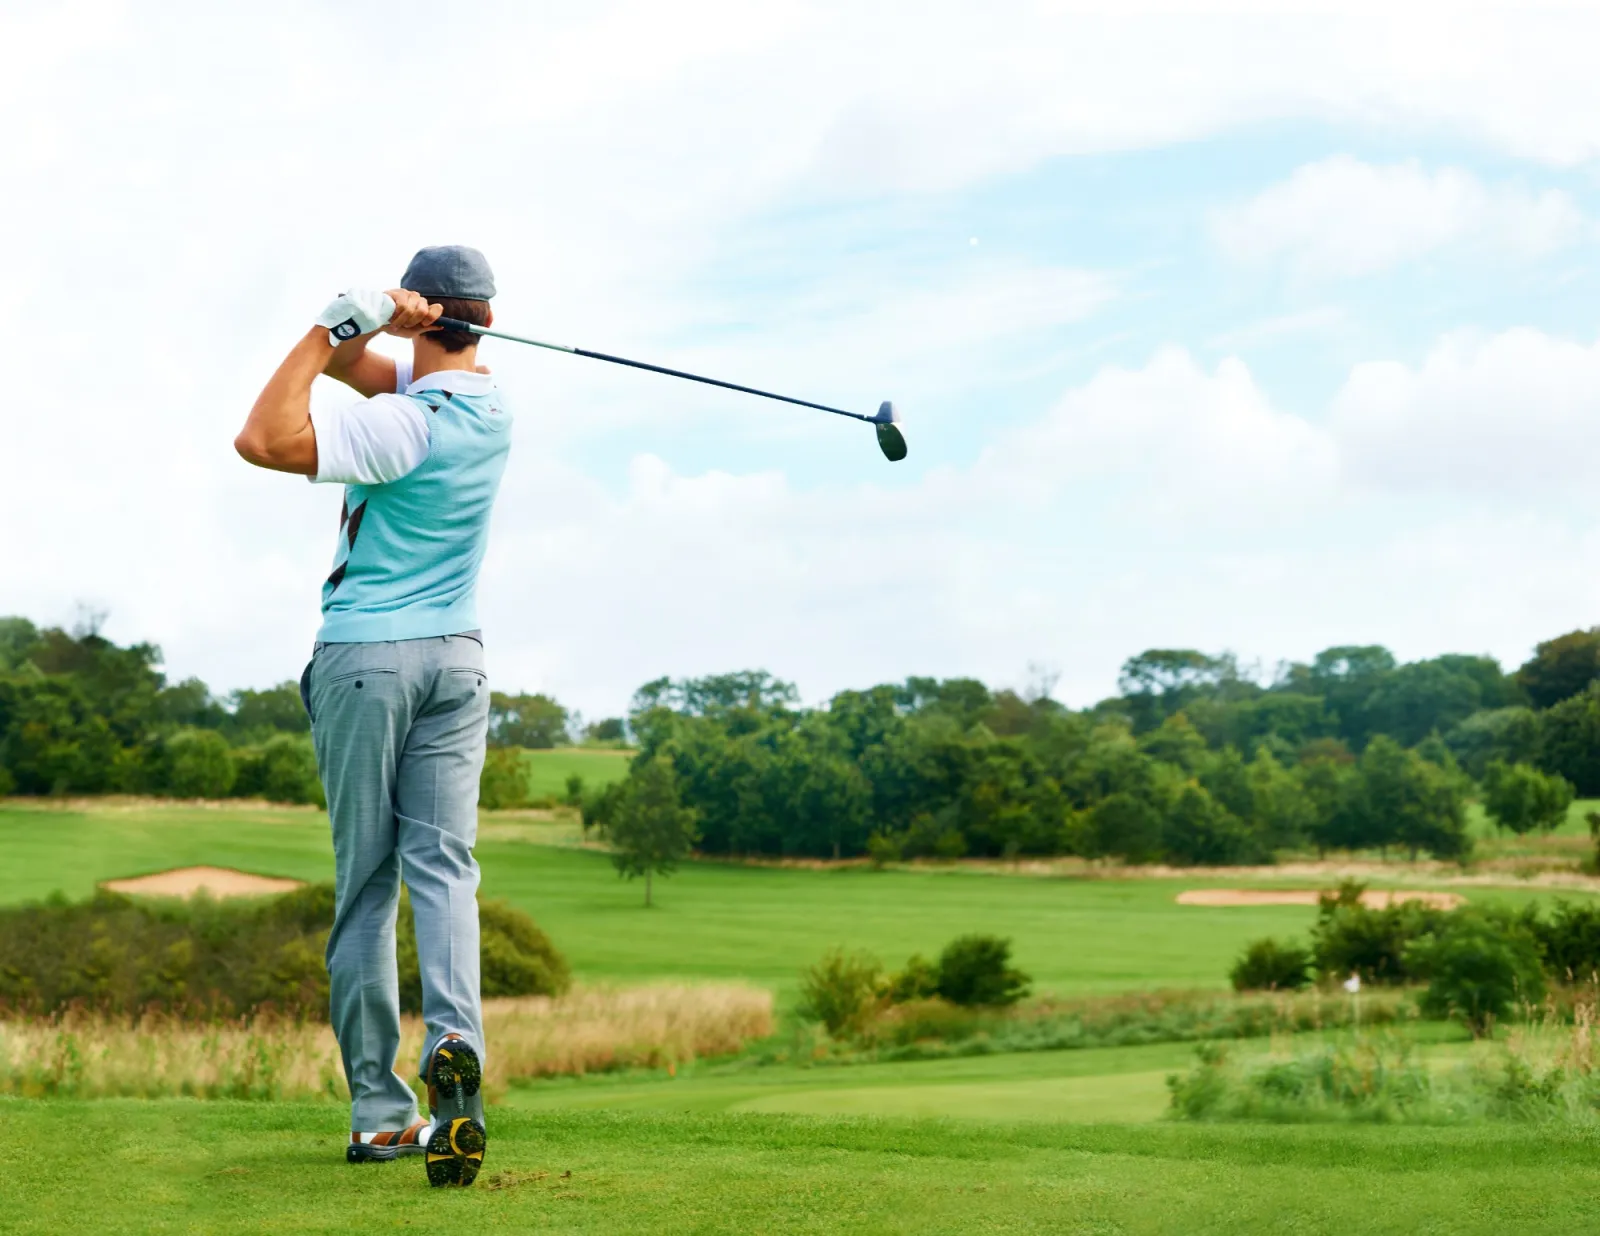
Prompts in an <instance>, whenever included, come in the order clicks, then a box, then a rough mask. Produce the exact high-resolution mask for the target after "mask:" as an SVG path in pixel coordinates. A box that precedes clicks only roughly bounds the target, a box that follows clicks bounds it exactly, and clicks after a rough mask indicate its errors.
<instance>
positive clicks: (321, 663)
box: [234, 245, 511, 1185]
mask: <svg viewBox="0 0 1600 1236" xmlns="http://www.w3.org/2000/svg"><path fill="white" fill-rule="evenodd" d="M494 292H495V288H494V277H493V275H492V274H491V272H490V270H489V264H488V263H487V262H486V261H485V260H484V257H483V255H482V254H481V253H479V252H478V251H477V250H476V249H469V248H465V247H463V246H459V245H448V246H443V247H439V248H431V249H423V250H422V251H421V252H419V253H418V254H417V255H416V256H415V257H414V258H412V259H411V264H410V266H408V267H407V268H406V272H405V275H404V276H403V277H402V278H401V280H400V287H399V288H396V289H394V290H392V291H390V292H365V291H353V292H346V293H344V294H343V295H341V296H339V297H337V298H336V299H335V300H334V301H333V302H332V303H331V304H330V305H329V306H328V307H327V308H326V309H324V310H323V311H322V314H321V316H320V317H318V318H317V319H316V323H317V324H316V326H315V327H313V328H312V329H311V330H309V331H307V332H306V335H305V337H304V338H302V339H301V340H300V342H299V343H297V344H295V346H294V348H293V350H292V351H290V353H289V355H288V357H287V359H285V360H284V362H283V363H282V364H281V365H279V366H278V370H277V372H276V373H274V374H273V375H272V377H271V379H270V380H269V381H268V382H267V385H266V386H265V387H264V388H263V389H262V391H261V394H260V396H259V397H258V398H257V399H256V403H255V407H253V408H252V409H251V410H250V416H249V418H248V420H246V422H245V426H244V429H243V430H241V431H240V433H239V436H238V438H237V439H236V440H235V442H234V446H235V448H236V449H237V450H238V452H239V454H240V455H242V456H243V457H244V458H245V459H246V460H248V461H249V462H250V463H253V464H256V465H257V466H259V467H263V468H271V469H275V470H277V471H279V472H292V473H299V474H302V475H304V476H307V477H310V478H311V479H312V480H315V481H321V482H336V483H340V484H343V485H344V486H345V495H344V508H343V510H342V511H341V513H340V518H339V538H338V546H337V550H336V552H335V554H334V566H333V573H332V574H331V575H329V576H328V579H327V582H326V583H324V584H323V586H322V613H323V622H322V629H321V631H320V632H319V634H318V637H317V643H316V647H315V649H314V651H313V654H312V659H311V663H310V664H309V665H307V666H306V670H305V673H304V675H303V676H302V677H301V680H300V692H301V697H302V698H303V699H304V700H305V704H306V710H307V712H308V713H310V715H311V722H312V738H313V741H314V743H315V746H316V751H317V767H318V770H319V772H320V774H321V777H322V783H323V786H324V787H325V789H326V790H327V795H328V815H329V817H330V820H331V822H332V828H333V849H334V859H335V873H336V874H335V888H336V894H335V897H336V902H335V910H334V923H333V930H332V931H331V932H330V934H329V936H328V953H327V963H328V976H329V980H330V984H331V999H330V1015H331V1019H332V1022H333V1029H334V1033H335V1034H336V1035H337V1036H338V1040H339V1051H340V1054H341V1055H342V1056H343V1059H344V1072H345V1079H346V1080H347V1081H348V1082H349V1085H350V1098H351V1120H350V1128H351V1134H350V1145H349V1147H348V1149H347V1151H346V1157H347V1158H348V1159H349V1161H351V1162H363V1161H370V1160H381V1159H393V1158H396V1157H397V1156H400V1155H409V1154H422V1155H425V1157H426V1161H427V1171H428V1180H429V1182H430V1183H431V1184H434V1185H447V1184H460V1185H470V1184H471V1183H472V1182H473V1180H474V1179H475V1178H476V1177H477V1174H478V1169H479V1167H480V1166H481V1164H482V1162H483V1152H484V1143H485V1132H484V1120H483V1098H482V1094H481V1092H480V1083H481V1081H482V1076H483V1052H484V1042H483V1013H482V1007H481V1002H480V998H479V981H478V905H477V899H476V894H477V889H478V864H477V861H476V860H475V859H474V858H473V855H472V847H473V843H474V841H475V839H476V836H477V805H478V776H479V773H480V772H481V771H482V768H483V759H484V745H485V740H486V737H487V730H488V718H489V689H488V686H487V684H486V682H485V677H484V659H483V640H482V635H481V633H480V632H479V630H478V619H477V613H476V606H475V600H474V594H475V591H476V585H477V579H478V567H479V564H480V563H481V562H482V561H483V552H484V546H485V544H486V542H487V540H488V534H489V512H490V509H491V508H492V507H493V505H494V499H495V493H496V491H497V490H498V489H499V485H500V476H501V473H502V472H503V471H504V470H505V463H506V452H507V451H508V450H509V448H510V445H511V414H510V412H509V411H508V410H507V408H506V405H505V402H504V400H503V399H502V397H501V395H500V392H499V391H498V390H497V389H496V388H495V385H494V383H493V382H492V381H491V380H490V378H489V376H488V374H487V372H486V371H483V370H480V369H479V368H478V367H477V360H476V358H477V347H476V345H477V341H478V337H477V335H475V334H473V333H471V332H470V331H466V330H461V329H444V330H439V329H430V328H432V325H433V323H434V322H435V321H436V320H437V319H438V318H440V317H447V318H450V319H453V320H454V321H455V322H460V323H471V324H473V325H477V326H487V325H489V323H490V322H491V321H493V315H492V313H491V312H490V309H489V300H490V298H491V297H493V296H494ZM379 330H384V331H387V332H388V333H389V334H391V335H397V336H399V337H401V338H405V339H410V340H411V341H412V358H411V360H410V361H409V362H407V361H399V362H396V361H393V360H390V359H388V358H387V357H384V356H380V355H378V354H376V353H373V352H369V351H368V350H367V343H368V341H369V340H370V339H371V337H372V336H373V334H374V333H376V332H377V331H379ZM320 373H326V374H328V375H329V376H330V377H334V378H337V379H339V380H340V381H342V382H344V383H345V384H346V385H348V386H351V387H353V388H354V389H355V390H357V391H358V392H360V393H361V394H362V395H364V396H365V397H366V399H365V401H364V402H362V403H358V404H355V405H354V406H350V407H341V408H329V409H326V410H322V409H319V410H318V411H316V412H313V411H312V410H311V384H312V381H313V380H314V379H315V378H316V376H317V375H318V374H320ZM402 876H403V877H404V879H405V883H406V887H407V888H408V889H410V891H411V908H412V913H413V915H414V920H415V925H416V935H417V960H418V962H419V964H420V966H421V970H422V1017H423V1022H424V1023H425V1025H426V1028H427V1036H426V1038H425V1040H424V1043H423V1050H422V1060H421V1076H422V1077H423V1079H424V1080H425V1081H426V1082H427V1085H428V1108H429V1111H428V1119H426V1120H423V1119H420V1118H419V1117H418V1114H417V1100H416V1096H415V1095H414V1094H413V1093H412V1090H411V1087H410V1086H409V1085H408V1084H407V1082H406V1081H405V1079H404V1078H403V1077H401V1076H400V1075H398V1074H397V1073H396V1072H395V1057H396V1055H397V1054H398V1052H399V1049H400V998H399V985H398V978H397V971H396V965H395V918H396V912H397V908H398V906H399V899H400V880H401V878H402Z"/></svg>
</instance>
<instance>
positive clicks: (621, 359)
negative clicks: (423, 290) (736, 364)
mask: <svg viewBox="0 0 1600 1236" xmlns="http://www.w3.org/2000/svg"><path fill="white" fill-rule="evenodd" d="M434 326H435V327H438V328H442V329H444V330H465V331H471V332H472V333H473V334H474V335H488V336H490V337H491V338H494V339H509V340H511V342H512V343H526V344H529V345H531V346H533V347H536V348H547V349H549V350H550V351H552V352H570V353H571V354H572V355H574V356H587V357H588V358H589V359H590V360H599V361H608V362H610V363H611V364H613V365H627V366H628V367H629V368H630V369H647V370H649V371H650V372H651V373H664V374H666V375H667V376H668V377H669V378H687V379H688V380H689V381H690V382H701V383H704V384H705V385H706V386H720V387H722V388H723V389H724V390H729V391H739V392H740V393H741V394H745V395H759V396H760V397H761V398H762V399H776V400H777V401H778V402H779V403H792V404H796V405H798V406H799V407H802V408H815V409H816V410H817V411H819V412H832V413H833V414H834V415H835V416H848V417H850V418H851V419H852V420H857V421H866V422H867V423H868V424H873V423H875V422H874V418H872V417H870V416H864V415H862V414H861V413H860V412H846V411H845V410H844V409H843V408H830V407H829V406H828V405H827V404H825V403H812V402H811V401H810V400H809V399H794V398H791V397H790V396H788V395H774V394H773V393H772V392H771V391H758V390H757V389H756V388H755V387H753V386H740V385H739V384H738V383H737V382H723V381H721V380H719V379H717V378H704V377H701V376H700V375H699V374H697V373H685V372H684V371H683V370H681V369H668V368H667V367H666V366H664V365H651V364H647V363H646V362H644V361H636V360H629V359H628V358H627V357H625V356H609V355H607V354H606V353H604V352H590V351H588V350H587V349H585V348H574V347H571V346H569V345H567V344H564V343H543V342H541V341H540V340H538V339H524V338H523V337H522V336H521V335H508V334H506V333H505V332H504V331H499V330H490V329H489V328H488V327H486V326H474V325H473V324H472V323H471V322H463V321H461V320H460V319H458V318H440V319H438V321H436V322H435V323H434Z"/></svg>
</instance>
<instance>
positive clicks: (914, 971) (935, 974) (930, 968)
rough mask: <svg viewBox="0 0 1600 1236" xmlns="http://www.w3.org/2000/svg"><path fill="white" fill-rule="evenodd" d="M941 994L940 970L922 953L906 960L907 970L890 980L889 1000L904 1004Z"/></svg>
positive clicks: (914, 954)
mask: <svg viewBox="0 0 1600 1236" xmlns="http://www.w3.org/2000/svg"><path fill="white" fill-rule="evenodd" d="M938 994H939V968H938V967H937V966H935V965H934V964H933V963H932V962H930V961H929V960H928V959H927V958H926V957H924V956H923V955H922V954H921V953H913V954H912V955H911V956H910V957H909V958H907V959H906V964H905V968H904V969H902V970H901V971H900V972H899V973H898V974H895V975H893V976H891V977H890V979H889V1000H890V1002H891V1003H894V1004H904V1003H905V1002H906V1001H908V1000H926V999H928V998H930V997H932V996H936V995H938Z"/></svg>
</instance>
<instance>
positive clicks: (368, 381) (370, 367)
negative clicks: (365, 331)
mask: <svg viewBox="0 0 1600 1236" xmlns="http://www.w3.org/2000/svg"><path fill="white" fill-rule="evenodd" d="M371 338H372V336H370V335H359V336H357V337H356V338H354V339H347V340H345V341H344V342H343V343H341V344H340V345H339V346H338V347H337V348H335V349H334V350H333V355H332V356H330V357H329V358H328V364H327V367H326V368H325V369H324V370H323V372H324V373H326V374H327V375H328V376H329V377H330V378H334V379H336V380H337V381H340V382H343V383H344V384H345V385H346V386H348V387H350V389H351V390H354V391H356V392H357V393H359V394H360V395H362V396H364V397H365V398H367V399H371V398H372V397H373V396H374V395H382V394H384V393H385V392H387V391H392V390H394V384H395V363H394V361H393V360H392V359H391V358H390V357H387V356H384V355H382V354H381V353H378V352H371V351H368V350H367V343H368V342H369V341H370V340H371Z"/></svg>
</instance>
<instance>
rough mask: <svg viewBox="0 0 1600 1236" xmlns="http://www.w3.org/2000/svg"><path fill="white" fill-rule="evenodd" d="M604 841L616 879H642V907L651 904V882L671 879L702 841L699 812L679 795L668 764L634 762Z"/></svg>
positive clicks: (675, 777) (661, 762)
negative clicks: (661, 877) (663, 877)
mask: <svg viewBox="0 0 1600 1236" xmlns="http://www.w3.org/2000/svg"><path fill="white" fill-rule="evenodd" d="M622 787H623V788H622V793H621V795H620V797H619V798H618V800H617V803H616V806H615V809H614V810H613V812H612V813H611V817H610V820H609V821H608V822H607V824H606V836H607V838H608V839H609V840H610V842H611V849H612V853H611V861H612V863H613V864H614V865H615V866H616V868H617V874H619V875H621V876H622V877H623V878H624V879H628V880H631V879H633V878H634V877H635V876H643V877H644V903H645V905H646V906H648V905H650V904H651V879H652V877H654V876H655V875H657V874H660V875H671V874H672V873H673V872H674V871H676V870H677V867H678V864H679V863H680V862H681V861H682V860H683V859H685V858H687V857H688V856H689V853H690V851H691V850H692V849H693V848H694V844H695V841H696V840H698V836H699V834H698V832H697V831H696V828H695V822H696V812H695V811H694V810H693V808H690V807H685V806H684V805H683V803H682V801H681V800H680V798H679V794H678V778H677V776H676V774H674V772H673V770H672V765H671V764H670V763H668V762H667V761H666V760H662V759H654V760H648V761H643V762H638V763H635V764H634V765H633V766H632V768H631V769H630V770H629V773H628V777H627V780H625V781H624V782H623V783H622Z"/></svg>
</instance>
